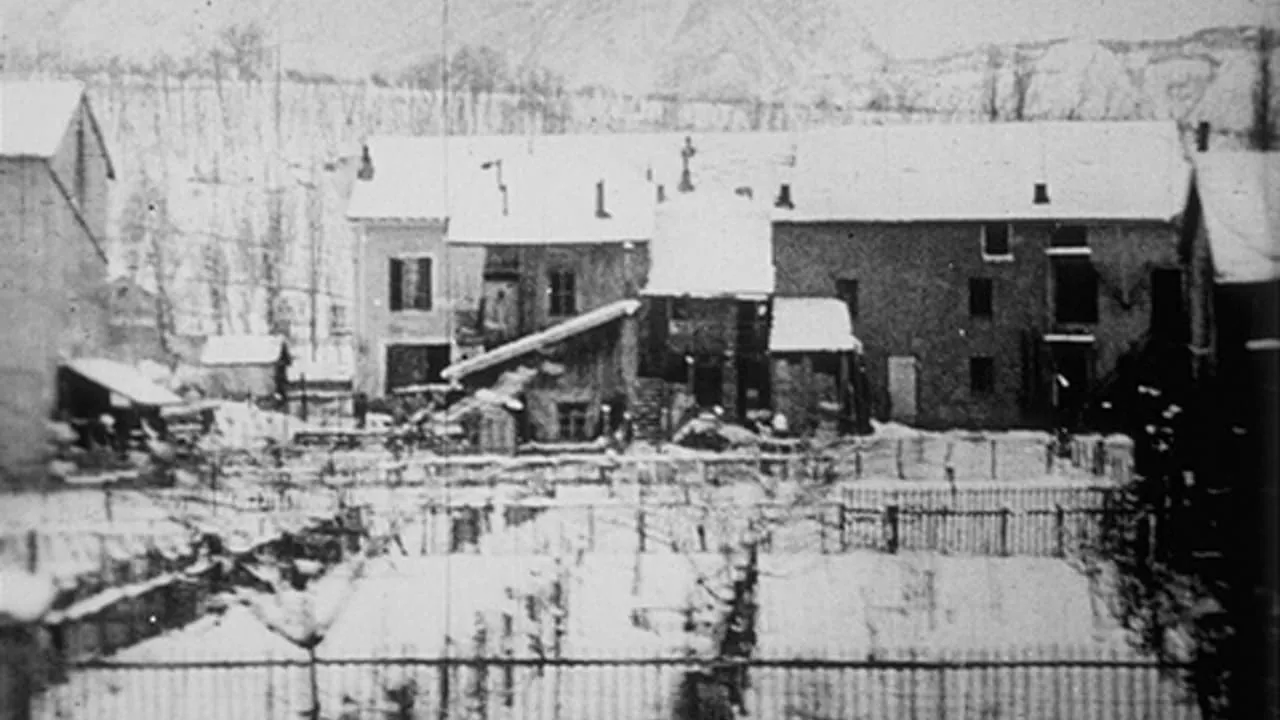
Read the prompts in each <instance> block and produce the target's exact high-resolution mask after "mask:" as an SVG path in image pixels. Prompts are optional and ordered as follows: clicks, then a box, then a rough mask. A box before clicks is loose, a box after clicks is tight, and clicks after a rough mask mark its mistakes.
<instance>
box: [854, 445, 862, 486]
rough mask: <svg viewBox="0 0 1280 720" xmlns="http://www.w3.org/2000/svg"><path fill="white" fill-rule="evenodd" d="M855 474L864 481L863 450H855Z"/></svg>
mask: <svg viewBox="0 0 1280 720" xmlns="http://www.w3.org/2000/svg"><path fill="white" fill-rule="evenodd" d="M853 472H854V477H855V478H857V479H858V480H861V479H862V448H854V450H853Z"/></svg>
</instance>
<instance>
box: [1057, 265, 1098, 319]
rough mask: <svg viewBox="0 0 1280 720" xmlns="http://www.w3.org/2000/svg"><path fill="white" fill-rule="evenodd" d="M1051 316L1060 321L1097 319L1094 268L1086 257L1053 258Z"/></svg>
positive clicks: (1096, 273)
mask: <svg viewBox="0 0 1280 720" xmlns="http://www.w3.org/2000/svg"><path fill="white" fill-rule="evenodd" d="M1053 316H1054V319H1055V320H1056V321H1057V322H1060V323H1096V322H1098V272H1097V270H1095V269H1094V267H1093V262H1092V261H1091V260H1090V259H1089V258H1088V257H1058V258H1054V259H1053Z"/></svg>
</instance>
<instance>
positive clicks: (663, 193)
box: [658, 185, 667, 203]
mask: <svg viewBox="0 0 1280 720" xmlns="http://www.w3.org/2000/svg"><path fill="white" fill-rule="evenodd" d="M666 201H667V188H666V187H664V186H662V185H659V186H658V202H659V203H664V202H666Z"/></svg>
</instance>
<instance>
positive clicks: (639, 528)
mask: <svg viewBox="0 0 1280 720" xmlns="http://www.w3.org/2000/svg"><path fill="white" fill-rule="evenodd" d="M636 513H637V514H636V536H637V539H638V540H639V542H640V552H644V551H645V530H644V520H645V517H644V508H641V509H640V510H637V511H636Z"/></svg>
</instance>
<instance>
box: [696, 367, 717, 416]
mask: <svg viewBox="0 0 1280 720" xmlns="http://www.w3.org/2000/svg"><path fill="white" fill-rule="evenodd" d="M723 386H724V367H723V366H722V365H721V364H720V363H719V362H716V361H714V360H710V361H709V360H700V361H698V362H697V363H696V364H695V365H694V367H693V399H694V400H695V401H697V403H698V407H704V408H706V407H713V406H715V405H720V404H721V403H722V401H723V397H724V395H723V391H724V388H723Z"/></svg>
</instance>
